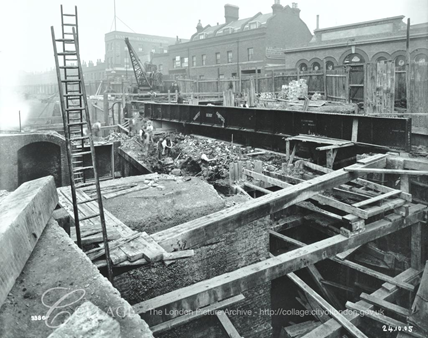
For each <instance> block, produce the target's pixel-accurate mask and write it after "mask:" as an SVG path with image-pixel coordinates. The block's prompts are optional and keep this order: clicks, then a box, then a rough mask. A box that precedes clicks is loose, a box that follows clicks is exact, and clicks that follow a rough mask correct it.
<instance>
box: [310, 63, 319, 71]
mask: <svg viewBox="0 0 428 338" xmlns="http://www.w3.org/2000/svg"><path fill="white" fill-rule="evenodd" d="M320 69H321V66H320V64H319V62H314V63H313V64H312V70H320Z"/></svg>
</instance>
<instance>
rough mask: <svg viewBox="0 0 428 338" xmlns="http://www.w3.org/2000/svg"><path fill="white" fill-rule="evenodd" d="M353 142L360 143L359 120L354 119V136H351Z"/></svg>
mask: <svg viewBox="0 0 428 338" xmlns="http://www.w3.org/2000/svg"><path fill="white" fill-rule="evenodd" d="M351 141H352V142H358V119H357V118H354V119H353V120H352V136H351Z"/></svg>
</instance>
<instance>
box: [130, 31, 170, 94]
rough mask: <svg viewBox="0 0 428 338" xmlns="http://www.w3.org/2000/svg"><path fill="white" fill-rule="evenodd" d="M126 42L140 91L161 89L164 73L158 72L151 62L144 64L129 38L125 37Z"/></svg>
mask: <svg viewBox="0 0 428 338" xmlns="http://www.w3.org/2000/svg"><path fill="white" fill-rule="evenodd" d="M125 43H126V46H127V47H128V51H129V57H130V59H131V63H132V68H133V69H134V74H135V78H136V80H137V85H138V89H139V90H140V91H153V90H157V89H159V88H160V87H161V86H162V74H161V73H158V72H157V67H156V66H155V65H153V64H149V63H145V64H143V63H142V62H141V60H140V58H139V57H138V55H137V53H136V52H135V50H134V48H133V47H132V45H131V43H130V42H129V39H128V38H125Z"/></svg>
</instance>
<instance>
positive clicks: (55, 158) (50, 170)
mask: <svg viewBox="0 0 428 338" xmlns="http://www.w3.org/2000/svg"><path fill="white" fill-rule="evenodd" d="M61 174H62V173H61V147H60V146H59V145H57V144H55V143H52V142H34V143H30V144H27V145H25V146H23V147H22V148H21V149H19V150H18V185H21V184H22V183H24V182H27V181H31V180H34V179H36V178H40V177H44V176H48V175H52V176H53V177H54V179H55V184H56V186H57V187H60V186H62V184H61V183H62V176H61Z"/></svg>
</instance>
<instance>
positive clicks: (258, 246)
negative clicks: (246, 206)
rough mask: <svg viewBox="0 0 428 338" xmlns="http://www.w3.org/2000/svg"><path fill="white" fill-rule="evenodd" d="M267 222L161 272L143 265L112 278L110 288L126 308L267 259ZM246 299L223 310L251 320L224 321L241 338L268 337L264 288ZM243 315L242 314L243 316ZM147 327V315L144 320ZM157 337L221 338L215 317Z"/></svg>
mask: <svg viewBox="0 0 428 338" xmlns="http://www.w3.org/2000/svg"><path fill="white" fill-rule="evenodd" d="M269 223H270V221H269V219H268V218H264V219H260V220H258V221H255V222H252V223H250V224H248V225H245V226H243V227H241V228H239V229H237V230H236V231H233V232H229V233H219V235H218V236H217V237H215V238H212V239H211V240H210V243H205V244H204V245H203V246H200V247H198V248H195V249H194V250H195V256H194V257H192V258H189V259H184V260H181V261H177V262H176V263H175V264H173V265H171V266H169V267H165V266H164V265H163V264H162V263H161V264H154V265H151V266H143V267H140V268H137V269H134V270H132V271H128V272H125V273H123V274H121V275H119V276H117V277H116V278H115V286H116V288H117V289H118V290H119V291H120V293H121V294H122V296H123V297H124V298H125V299H126V300H127V301H129V302H130V303H131V304H135V303H138V302H141V301H144V300H147V299H151V298H153V297H156V296H159V295H162V294H165V293H167V292H170V291H173V290H177V289H179V288H182V287H185V286H188V285H192V284H195V283H197V282H199V281H202V280H206V279H209V278H212V277H215V276H218V275H221V274H224V273H227V272H230V271H233V270H236V269H238V268H240V267H243V266H246V265H249V264H252V263H255V262H258V261H260V260H263V259H266V258H268V257H269V251H268V250H269V236H268V232H267V229H268V226H269ZM244 296H245V297H246V299H245V300H244V301H242V302H240V303H237V304H236V305H235V306H231V307H229V308H228V309H229V310H234V309H240V310H242V311H249V310H251V311H252V313H253V315H251V316H250V315H231V316H229V318H230V319H231V321H232V322H233V323H234V325H235V326H236V329H237V330H238V332H239V333H240V334H241V335H242V336H244V337H247V338H248V337H254V338H256V337H257V338H259V337H271V330H272V328H271V320H270V317H269V316H266V315H261V314H260V309H262V310H263V309H270V283H268V284H266V285H263V286H262V287H257V288H254V289H250V290H248V291H246V292H244ZM247 313H248V312H247ZM143 318H145V319H147V321H148V322H149V323H150V316H149V317H147V318H146V317H144V316H143ZM159 337H165V338H170V337H183V338H184V337H224V333H223V332H222V329H221V327H220V325H219V324H218V320H217V318H215V317H214V316H207V317H204V318H201V319H199V320H195V321H192V322H190V323H189V324H186V325H183V326H181V327H177V328H174V330H171V331H169V332H166V333H164V334H161V335H159Z"/></svg>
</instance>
